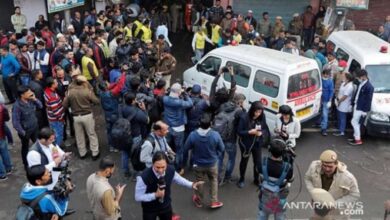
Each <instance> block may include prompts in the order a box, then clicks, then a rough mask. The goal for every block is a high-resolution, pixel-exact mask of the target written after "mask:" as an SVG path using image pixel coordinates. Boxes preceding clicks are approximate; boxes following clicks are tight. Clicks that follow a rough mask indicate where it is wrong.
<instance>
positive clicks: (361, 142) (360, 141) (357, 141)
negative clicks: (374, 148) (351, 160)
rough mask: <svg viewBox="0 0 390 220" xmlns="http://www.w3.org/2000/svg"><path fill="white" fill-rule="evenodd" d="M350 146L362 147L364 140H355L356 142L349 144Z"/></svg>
mask: <svg viewBox="0 0 390 220" xmlns="http://www.w3.org/2000/svg"><path fill="white" fill-rule="evenodd" d="M349 144H350V145H352V146H358V145H362V144H363V141H362V140H354V141H351V142H349Z"/></svg>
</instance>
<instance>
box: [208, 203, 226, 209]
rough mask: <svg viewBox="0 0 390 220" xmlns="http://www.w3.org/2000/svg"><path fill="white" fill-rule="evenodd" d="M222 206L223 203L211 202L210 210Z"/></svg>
mask: <svg viewBox="0 0 390 220" xmlns="http://www.w3.org/2000/svg"><path fill="white" fill-rule="evenodd" d="M222 206H223V203H222V202H212V203H211V204H210V208H212V209H216V208H220V207H222Z"/></svg>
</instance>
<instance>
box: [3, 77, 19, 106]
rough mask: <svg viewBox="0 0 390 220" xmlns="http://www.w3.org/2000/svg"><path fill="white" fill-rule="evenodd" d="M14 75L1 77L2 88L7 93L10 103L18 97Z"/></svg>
mask: <svg viewBox="0 0 390 220" xmlns="http://www.w3.org/2000/svg"><path fill="white" fill-rule="evenodd" d="M16 81H17V80H16V76H9V77H7V78H3V84H4V90H5V93H6V94H7V97H8V101H10V102H11V103H14V102H15V98H16V97H18V94H17V91H16V90H17V82H16Z"/></svg>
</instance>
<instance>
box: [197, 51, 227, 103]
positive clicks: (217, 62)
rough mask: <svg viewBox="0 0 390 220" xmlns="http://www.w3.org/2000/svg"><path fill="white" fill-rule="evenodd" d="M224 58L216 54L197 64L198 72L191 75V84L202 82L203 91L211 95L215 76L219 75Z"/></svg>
mask: <svg viewBox="0 0 390 220" xmlns="http://www.w3.org/2000/svg"><path fill="white" fill-rule="evenodd" d="M221 63H222V59H221V58H219V57H216V56H209V57H207V58H205V59H204V60H202V62H201V63H199V64H197V65H196V70H197V72H198V74H192V75H191V84H192V85H193V84H200V85H201V86H202V93H204V94H206V95H210V88H211V83H212V82H213V80H214V77H215V76H216V75H218V71H219V68H220V67H221Z"/></svg>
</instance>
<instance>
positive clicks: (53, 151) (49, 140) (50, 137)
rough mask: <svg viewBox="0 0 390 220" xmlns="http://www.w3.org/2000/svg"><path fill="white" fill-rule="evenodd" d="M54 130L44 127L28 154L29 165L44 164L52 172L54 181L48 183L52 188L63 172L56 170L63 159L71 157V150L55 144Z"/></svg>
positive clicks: (50, 188) (49, 187)
mask: <svg viewBox="0 0 390 220" xmlns="http://www.w3.org/2000/svg"><path fill="white" fill-rule="evenodd" d="M54 141H55V133H54V130H53V129H51V128H48V127H45V128H42V129H41V130H40V131H39V134H38V140H37V141H36V142H35V143H34V144H33V145H32V146H31V147H30V151H29V152H28V154H27V162H28V166H29V167H32V166H35V165H44V166H45V167H46V169H48V170H49V171H50V172H52V175H53V183H52V184H50V185H48V187H47V188H48V189H49V190H52V189H53V187H54V186H55V185H56V183H57V181H58V178H59V176H60V174H61V172H60V171H54V170H55V168H58V167H59V166H60V164H61V162H62V161H63V160H67V159H69V158H70V154H71V153H70V152H69V153H65V152H64V151H63V150H62V149H61V148H60V147H59V146H58V145H54V144H53V143H54Z"/></svg>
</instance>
